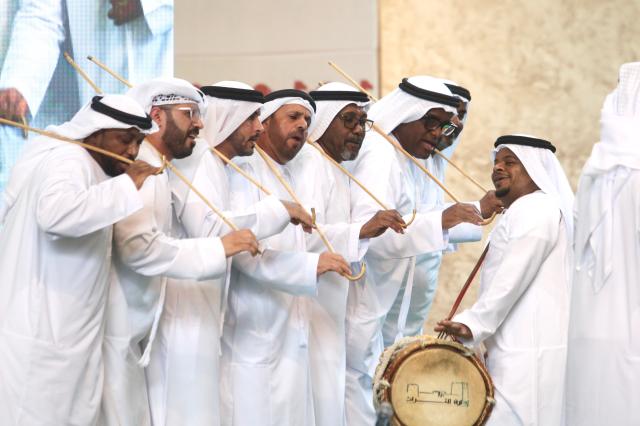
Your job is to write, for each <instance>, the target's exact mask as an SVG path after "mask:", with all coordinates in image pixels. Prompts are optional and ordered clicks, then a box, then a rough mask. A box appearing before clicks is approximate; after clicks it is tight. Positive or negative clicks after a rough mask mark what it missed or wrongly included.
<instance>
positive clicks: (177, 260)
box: [114, 176, 227, 280]
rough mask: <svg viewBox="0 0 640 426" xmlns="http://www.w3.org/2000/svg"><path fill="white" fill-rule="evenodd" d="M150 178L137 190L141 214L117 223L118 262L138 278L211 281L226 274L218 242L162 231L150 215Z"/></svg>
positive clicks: (152, 196)
mask: <svg viewBox="0 0 640 426" xmlns="http://www.w3.org/2000/svg"><path fill="white" fill-rule="evenodd" d="M161 178H163V176H150V177H149V178H147V180H146V181H145V183H144V185H143V186H142V188H141V189H140V194H141V196H142V199H143V203H144V206H143V208H142V210H140V211H138V212H136V213H134V214H133V215H131V216H129V217H127V218H126V219H124V220H122V221H120V222H118V223H117V224H116V226H115V228H114V242H115V246H116V248H117V251H118V255H119V256H120V259H121V260H122V262H123V263H124V264H125V265H127V266H128V267H130V268H131V269H132V270H134V271H136V272H137V273H139V274H142V275H147V276H154V275H164V276H167V277H169V278H182V279H196V280H200V279H211V278H215V277H219V276H221V275H224V274H225V273H226V268H227V261H226V256H225V252H224V247H223V246H222V242H221V240H220V238H217V237H214V238H211V237H209V238H185V239H178V238H173V237H171V236H169V235H167V234H165V233H164V232H163V231H162V224H158V223H157V221H156V217H155V214H154V205H155V203H164V202H166V203H169V199H168V198H169V197H170V194H168V193H167V194H166V196H167V200H156V182H157V180H158V179H161Z"/></svg>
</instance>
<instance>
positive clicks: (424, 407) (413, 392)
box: [373, 336, 495, 426]
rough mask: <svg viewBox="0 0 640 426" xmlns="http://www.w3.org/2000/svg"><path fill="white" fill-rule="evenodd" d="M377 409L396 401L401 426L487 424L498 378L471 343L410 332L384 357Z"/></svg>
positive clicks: (375, 390) (377, 381)
mask: <svg viewBox="0 0 640 426" xmlns="http://www.w3.org/2000/svg"><path fill="white" fill-rule="evenodd" d="M373 395H374V396H373V399H374V405H375V406H376V408H377V407H378V406H379V405H380V403H382V402H384V401H387V402H389V403H391V405H392V406H393V410H394V417H393V420H392V424H393V425H396V426H400V425H402V426H414V425H415V426H418V425H420V426H430V425H434V426H435V425H437V426H448V425H451V426H454V425H455V426H462V425H483V424H484V423H485V422H486V421H487V418H488V417H489V414H490V413H491V409H492V408H493V405H494V404H495V400H494V399H493V383H492V381H491V378H490V377H489V373H487V370H486V368H485V367H484V364H483V363H482V362H481V361H480V360H479V359H478V358H477V356H476V355H475V354H474V353H473V351H472V350H470V349H469V348H467V347H465V346H463V345H461V344H459V343H456V342H453V341H449V340H441V339H436V338H434V337H431V336H417V337H406V338H404V339H401V340H400V341H398V342H396V343H395V344H394V345H392V346H390V347H388V348H387V349H386V350H385V351H384V353H383V354H382V355H381V356H380V363H379V364H378V367H377V368H376V374H375V379H374V385H373Z"/></svg>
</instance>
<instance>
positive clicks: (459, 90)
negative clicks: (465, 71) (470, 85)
mask: <svg viewBox="0 0 640 426" xmlns="http://www.w3.org/2000/svg"><path fill="white" fill-rule="evenodd" d="M444 85H445V86H447V87H448V88H449V90H451V93H453V94H454V95H458V96H461V97H463V98H465V99H466V100H467V102H469V101H470V100H471V92H469V91H468V90H467V89H465V88H464V87H462V86H456V85H455V84H449V83H445V84H444Z"/></svg>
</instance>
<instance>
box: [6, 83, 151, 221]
mask: <svg viewBox="0 0 640 426" xmlns="http://www.w3.org/2000/svg"><path fill="white" fill-rule="evenodd" d="M101 102H102V103H104V104H105V105H108V106H110V107H112V108H115V109H117V110H119V111H122V112H126V113H129V114H133V115H137V116H138V117H143V118H144V117H146V115H145V113H144V111H143V109H142V107H141V106H140V105H139V104H138V103H137V102H136V101H135V100H134V99H132V98H130V97H128V96H126V95H105V96H104V97H103V98H102V99H101ZM132 127H136V126H132V125H131V124H126V123H123V122H121V121H118V120H116V119H114V118H111V117H109V116H107V115H104V114H102V113H99V112H97V111H94V110H93V109H91V103H90V102H89V103H87V104H86V105H85V106H84V107H82V109H80V111H78V112H77V113H76V114H75V115H74V116H73V118H72V119H71V120H69V121H67V122H66V123H63V124H61V125H59V126H49V127H47V128H46V130H47V131H49V132H52V133H55V134H57V135H59V136H64V137H67V138H71V139H77V140H82V139H84V138H86V137H87V136H89V135H91V134H93V133H95V132H97V131H98V130H101V129H130V128H132ZM138 130H140V131H141V132H143V133H146V130H142V129H140V128H138ZM63 145H70V144H69V143H68V142H64V141H60V140H57V139H52V138H49V137H46V136H40V137H37V138H35V139H33V140H31V141H29V143H28V144H27V146H26V147H25V149H24V152H23V154H22V156H21V158H20V159H19V161H18V162H17V163H16V164H15V165H14V167H13V170H12V172H11V177H10V181H9V183H8V184H7V186H6V188H5V190H4V192H3V194H2V200H0V225H1V224H2V222H3V220H4V217H5V215H6V214H7V213H8V211H9V210H10V209H11V207H12V206H13V204H14V202H15V200H16V199H17V198H18V196H19V195H20V192H21V191H22V190H23V189H24V187H25V185H27V183H28V182H29V180H30V179H31V175H32V174H33V173H34V172H35V169H36V168H37V167H38V165H39V164H40V161H41V160H42V157H43V156H45V155H47V154H48V153H49V152H50V151H51V150H53V149H56V148H58V147H60V146H63Z"/></svg>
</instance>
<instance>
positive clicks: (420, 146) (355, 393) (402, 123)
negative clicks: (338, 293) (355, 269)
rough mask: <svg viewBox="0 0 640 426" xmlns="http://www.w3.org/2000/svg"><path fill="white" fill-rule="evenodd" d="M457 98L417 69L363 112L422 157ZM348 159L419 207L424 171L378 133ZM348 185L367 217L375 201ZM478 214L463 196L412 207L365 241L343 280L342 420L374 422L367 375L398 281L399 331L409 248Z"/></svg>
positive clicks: (367, 179) (411, 255)
mask: <svg viewBox="0 0 640 426" xmlns="http://www.w3.org/2000/svg"><path fill="white" fill-rule="evenodd" d="M457 105H458V99H457V98H454V97H453V96H451V92H450V91H449V89H448V88H447V87H446V86H445V85H444V84H443V83H442V82H440V81H439V80H438V79H435V78H432V77H426V76H418V77H412V78H410V79H405V80H403V82H402V83H401V84H400V86H399V88H398V89H396V90H394V91H393V92H391V93H390V94H389V95H387V96H385V97H384V98H382V99H381V100H380V101H378V102H377V103H375V104H374V105H373V106H372V107H371V109H370V113H369V116H370V118H372V119H373V120H374V122H375V124H376V125H377V126H378V127H379V128H381V129H382V131H383V132H385V133H386V134H387V135H389V137H390V138H392V139H393V140H395V141H396V142H398V143H399V144H400V145H402V146H403V147H404V148H405V149H406V150H407V151H408V152H409V153H410V154H411V155H413V156H414V157H417V158H419V159H424V158H426V157H427V156H428V155H429V154H430V153H431V152H432V151H433V147H435V146H436V144H437V142H438V140H439V138H440V137H441V136H442V133H443V131H444V130H445V128H448V129H449V130H451V123H450V120H451V118H452V117H453V115H454V114H455V112H456V106H457ZM432 122H435V125H434V126H431V124H432ZM350 166H351V168H352V170H353V173H354V175H355V177H356V178H358V179H359V180H360V181H361V182H362V183H363V184H364V185H366V186H367V188H368V189H369V190H371V191H372V192H373V193H374V194H376V196H377V197H379V198H380V199H381V200H382V201H383V202H384V203H385V205H386V206H387V207H389V208H390V209H396V210H397V211H398V212H399V213H400V214H402V215H403V216H404V217H405V218H407V216H406V215H410V214H411V212H412V210H413V209H416V210H418V209H419V208H420V203H419V200H420V198H419V196H420V186H419V183H420V182H422V179H424V177H423V176H422V175H421V174H422V173H423V172H422V171H420V170H419V169H418V168H417V167H416V166H415V165H414V164H413V163H412V162H411V161H410V160H409V159H408V158H407V157H405V156H404V155H403V154H402V153H401V152H400V151H398V150H397V149H396V148H395V147H394V146H392V145H391V144H390V143H389V142H388V141H387V140H385V139H384V138H383V136H382V135H380V134H378V133H377V132H375V131H372V132H369V133H368V134H367V136H366V137H365V140H364V144H363V146H362V149H361V150H360V154H359V155H358V158H357V159H356V160H355V161H354V162H353V164H352V165H350ZM351 191H352V196H351V215H352V218H353V220H354V221H359V220H362V218H367V217H370V215H372V214H374V213H375V212H376V211H377V210H378V209H379V206H378V204H377V203H375V202H374V201H373V200H372V199H371V197H369V195H367V194H366V193H364V191H362V190H361V189H360V188H359V187H357V186H355V185H352V186H351ZM481 220H482V218H481V217H480V211H478V209H476V207H474V206H473V205H470V204H462V203H460V204H454V205H453V206H451V207H448V208H446V209H444V210H443V209H438V210H432V211H420V210H418V212H417V214H416V217H415V220H414V222H413V223H412V224H411V225H409V227H408V228H407V229H405V230H404V234H402V235H400V234H396V233H394V232H389V231H387V232H385V233H384V234H383V235H381V236H380V237H378V238H376V239H374V240H372V241H371V242H370V245H369V249H368V251H367V254H366V256H365V260H366V262H367V275H366V276H365V278H364V279H362V280H360V281H359V282H357V283H352V284H351V285H350V287H349V301H348V305H349V307H348V309H349V312H348V314H347V319H348V323H347V392H346V394H347V401H346V410H347V424H349V425H370V424H372V423H374V422H375V412H374V409H373V398H372V386H373V383H372V380H373V374H374V370H375V367H376V365H377V362H378V357H379V355H380V354H381V353H382V349H383V335H382V330H383V325H384V322H385V318H386V316H387V315H388V313H389V312H390V310H391V307H392V306H393V303H394V301H395V300H396V298H397V297H398V294H399V293H400V292H401V289H402V288H404V289H405V290H404V292H403V293H402V294H403V296H402V304H401V308H400V312H399V314H398V316H397V318H398V319H397V325H396V329H397V330H399V335H398V336H396V337H399V336H401V335H402V333H403V331H404V321H405V320H406V318H407V311H408V307H409V301H410V299H411V287H412V284H413V273H414V270H415V260H416V256H417V255H421V254H425V253H431V252H439V251H442V250H444V249H445V248H446V247H447V245H448V243H449V236H450V231H449V229H450V228H453V227H455V226H456V225H459V224H461V223H463V222H469V223H472V224H478V223H480V222H481Z"/></svg>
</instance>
